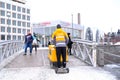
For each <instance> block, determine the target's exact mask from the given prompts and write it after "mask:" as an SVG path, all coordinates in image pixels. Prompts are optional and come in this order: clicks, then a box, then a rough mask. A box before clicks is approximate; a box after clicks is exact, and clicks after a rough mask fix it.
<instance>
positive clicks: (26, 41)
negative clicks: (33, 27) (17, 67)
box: [24, 32, 33, 55]
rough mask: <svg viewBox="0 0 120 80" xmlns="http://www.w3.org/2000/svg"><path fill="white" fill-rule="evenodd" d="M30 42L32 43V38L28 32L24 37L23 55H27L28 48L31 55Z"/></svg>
mask: <svg viewBox="0 0 120 80" xmlns="http://www.w3.org/2000/svg"><path fill="white" fill-rule="evenodd" d="M32 42H33V37H32V35H31V33H30V32H28V33H27V35H26V36H25V53H24V55H26V54H27V48H28V47H29V48H30V55H31V54H32Z"/></svg>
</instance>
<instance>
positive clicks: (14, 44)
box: [0, 40, 23, 63]
mask: <svg viewBox="0 0 120 80" xmlns="http://www.w3.org/2000/svg"><path fill="white" fill-rule="evenodd" d="M22 49H23V42H22V41H11V40H8V41H1V42H0V63H1V62H2V61H3V60H5V59H7V58H8V57H10V56H11V55H13V54H15V53H17V52H19V51H20V50H22Z"/></svg>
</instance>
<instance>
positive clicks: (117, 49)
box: [97, 45, 120, 66]
mask: <svg viewBox="0 0 120 80" xmlns="http://www.w3.org/2000/svg"><path fill="white" fill-rule="evenodd" d="M97 53H98V54H97V56H98V63H99V65H100V66H104V65H106V64H116V65H117V64H118V65H120V45H99V46H97Z"/></svg>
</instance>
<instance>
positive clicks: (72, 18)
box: [71, 14, 73, 38]
mask: <svg viewBox="0 0 120 80" xmlns="http://www.w3.org/2000/svg"><path fill="white" fill-rule="evenodd" d="M71 17H72V38H73V14H72V15H71Z"/></svg>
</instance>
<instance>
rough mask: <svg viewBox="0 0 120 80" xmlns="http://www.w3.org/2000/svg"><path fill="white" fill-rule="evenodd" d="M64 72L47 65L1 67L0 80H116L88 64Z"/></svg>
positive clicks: (107, 73)
mask: <svg viewBox="0 0 120 80" xmlns="http://www.w3.org/2000/svg"><path fill="white" fill-rule="evenodd" d="M69 69H70V72H69V73H66V74H56V73H55V71H54V69H50V68H49V67H33V68H3V69H2V70H1V71H0V80H117V79H116V77H115V76H113V75H112V74H110V73H109V72H107V71H104V70H103V69H101V68H94V67H90V66H79V67H70V68H69Z"/></svg>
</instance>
